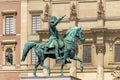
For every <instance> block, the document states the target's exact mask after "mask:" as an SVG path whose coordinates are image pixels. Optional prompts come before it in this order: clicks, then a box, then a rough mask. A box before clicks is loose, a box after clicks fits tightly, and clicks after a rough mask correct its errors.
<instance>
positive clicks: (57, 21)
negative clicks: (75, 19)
mask: <svg viewBox="0 0 120 80" xmlns="http://www.w3.org/2000/svg"><path fill="white" fill-rule="evenodd" d="M65 16H66V15H64V16H62V17H61V18H59V19H57V20H56V21H55V22H54V24H53V26H56V25H57V24H58V23H59V22H60V21H61V20H62V19H63V18H64V17H65Z"/></svg>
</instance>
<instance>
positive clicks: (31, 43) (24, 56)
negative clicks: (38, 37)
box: [21, 42, 36, 61]
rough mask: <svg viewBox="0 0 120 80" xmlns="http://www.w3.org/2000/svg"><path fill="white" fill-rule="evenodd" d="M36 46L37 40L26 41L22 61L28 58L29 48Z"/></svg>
mask: <svg viewBox="0 0 120 80" xmlns="http://www.w3.org/2000/svg"><path fill="white" fill-rule="evenodd" d="M34 46H36V43H35V42H26V43H25V45H24V49H23V54H22V59H21V61H25V58H26V56H27V54H28V52H29V50H30V49H31V48H32V47H34Z"/></svg>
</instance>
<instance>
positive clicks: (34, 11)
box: [29, 10, 43, 14]
mask: <svg viewBox="0 0 120 80" xmlns="http://www.w3.org/2000/svg"><path fill="white" fill-rule="evenodd" d="M29 13H30V14H41V13H43V10H29Z"/></svg>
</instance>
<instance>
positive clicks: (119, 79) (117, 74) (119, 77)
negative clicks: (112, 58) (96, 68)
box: [111, 66, 120, 80]
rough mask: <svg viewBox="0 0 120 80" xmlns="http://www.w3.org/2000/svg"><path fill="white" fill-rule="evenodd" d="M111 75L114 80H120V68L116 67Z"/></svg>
mask: <svg viewBox="0 0 120 80" xmlns="http://www.w3.org/2000/svg"><path fill="white" fill-rule="evenodd" d="M111 75H112V76H113V77H114V80H120V66H117V67H116V69H115V70H114V71H113V72H112V73H111Z"/></svg>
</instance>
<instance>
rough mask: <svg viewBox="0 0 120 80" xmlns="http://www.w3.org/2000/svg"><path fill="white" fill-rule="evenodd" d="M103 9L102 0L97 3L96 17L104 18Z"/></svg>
mask: <svg viewBox="0 0 120 80" xmlns="http://www.w3.org/2000/svg"><path fill="white" fill-rule="evenodd" d="M104 17H105V11H104V6H103V2H102V0H100V2H99V3H98V19H104Z"/></svg>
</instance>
